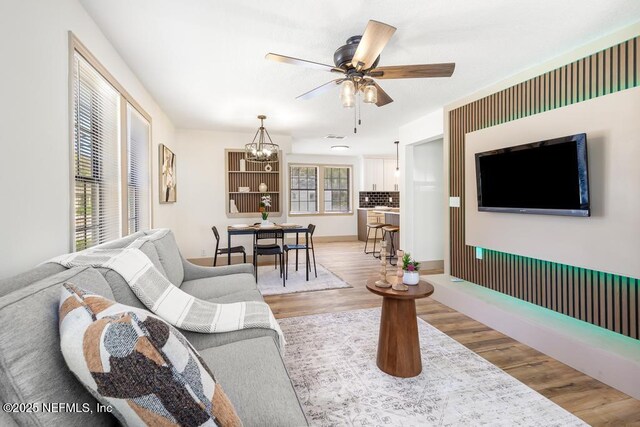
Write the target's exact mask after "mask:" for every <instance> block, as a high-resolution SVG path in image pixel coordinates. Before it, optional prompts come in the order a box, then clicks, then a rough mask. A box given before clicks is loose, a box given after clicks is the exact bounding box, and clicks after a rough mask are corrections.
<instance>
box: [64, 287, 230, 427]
mask: <svg viewBox="0 0 640 427" xmlns="http://www.w3.org/2000/svg"><path fill="white" fill-rule="evenodd" d="M60 344H61V347H62V354H63V356H64V359H65V361H66V362H67V365H68V366H69V368H70V369H71V371H72V372H73V373H74V374H75V375H76V376H77V377H78V379H79V380H80V381H81V382H82V383H83V384H84V386H85V387H86V388H87V389H88V390H89V391H90V392H91V393H92V394H93V395H94V396H95V397H96V399H97V400H99V401H100V402H101V403H102V404H104V405H110V406H111V408H112V412H113V414H114V415H115V416H116V417H117V418H118V419H119V420H120V422H122V423H123V424H124V425H127V426H134V425H135V426H137V425H154V426H155V425H162V426H171V425H180V426H216V425H218V426H240V425H242V423H241V422H240V419H239V418H238V416H237V414H236V412H235V409H234V408H233V405H232V404H231V402H230V401H229V399H228V398H227V396H226V395H225V393H224V391H223V390H222V388H221V387H220V385H219V384H216V382H215V380H214V377H213V374H212V373H211V371H209V368H208V367H207V365H206V364H205V363H204V361H203V360H202V359H201V358H200V355H199V354H198V353H197V352H196V351H195V349H194V348H193V347H192V346H191V344H190V343H189V342H188V341H187V340H186V339H185V337H184V336H183V335H182V334H181V333H180V332H179V331H178V330H176V329H175V328H174V327H172V326H171V325H169V324H168V323H166V322H165V321H163V320H161V319H160V318H158V317H156V316H154V315H153V314H151V313H149V312H148V311H146V310H141V309H138V308H134V307H129V306H126V305H122V304H118V303H116V302H114V301H111V300H109V299H107V298H104V297H101V296H98V295H94V294H91V293H89V292H87V291H84V290H82V289H79V288H77V287H75V286H73V285H70V284H65V285H64V286H63V288H62V294H61V297H60Z"/></svg>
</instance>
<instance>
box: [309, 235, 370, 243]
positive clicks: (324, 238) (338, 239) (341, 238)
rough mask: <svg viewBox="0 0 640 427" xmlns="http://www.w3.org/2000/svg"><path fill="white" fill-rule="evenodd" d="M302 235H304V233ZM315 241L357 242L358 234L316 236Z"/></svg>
mask: <svg viewBox="0 0 640 427" xmlns="http://www.w3.org/2000/svg"><path fill="white" fill-rule="evenodd" d="M300 237H302V234H301V235H300ZM313 241H314V242H315V243H332V242H357V241H358V236H357V235H356V234H354V235H352V236H314V237H313Z"/></svg>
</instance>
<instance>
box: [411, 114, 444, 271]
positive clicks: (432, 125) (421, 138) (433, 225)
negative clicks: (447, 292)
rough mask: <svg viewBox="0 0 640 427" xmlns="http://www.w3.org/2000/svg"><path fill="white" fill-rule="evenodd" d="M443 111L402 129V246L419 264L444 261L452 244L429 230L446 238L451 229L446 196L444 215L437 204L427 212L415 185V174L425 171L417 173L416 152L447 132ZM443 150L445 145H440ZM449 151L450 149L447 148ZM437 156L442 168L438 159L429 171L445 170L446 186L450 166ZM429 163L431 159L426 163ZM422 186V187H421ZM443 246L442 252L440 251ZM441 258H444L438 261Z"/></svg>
mask: <svg viewBox="0 0 640 427" xmlns="http://www.w3.org/2000/svg"><path fill="white" fill-rule="evenodd" d="M443 122H444V118H443V112H442V109H439V110H436V111H433V112H431V113H429V114H427V115H425V116H423V117H420V118H419V119H417V120H414V121H412V122H409V123H407V124H405V125H403V126H401V127H400V129H399V136H400V179H399V182H400V246H401V247H402V248H403V249H404V250H405V251H408V252H411V253H412V255H413V256H414V257H416V259H418V260H419V261H433V260H441V259H443V258H442V257H443V256H444V252H445V250H446V247H448V244H447V242H446V241H444V242H440V241H439V240H437V239H436V240H434V238H433V233H430V232H429V230H436V229H437V227H440V229H441V230H442V235H443V236H444V235H446V230H447V227H448V221H446V220H445V218H447V217H446V216H445V209H446V208H445V207H444V197H445V196H444V194H443V195H442V200H441V201H440V202H439V203H437V205H438V206H440V208H441V209H442V212H440V213H438V212H436V211H435V205H431V207H432V209H430V210H429V211H428V212H423V210H422V209H421V208H422V207H423V206H424V203H426V201H425V200H419V201H417V203H416V199H415V196H416V193H415V192H416V190H415V188H416V183H415V182H414V174H415V176H416V177H417V178H420V177H421V176H422V175H421V173H422V172H421V170H422V171H424V170H425V169H424V168H418V169H419V170H416V162H415V161H414V160H413V157H414V150H415V147H416V146H417V145H418V144H424V143H429V142H432V141H438V140H441V139H442V135H443V132H444V128H443ZM440 147H442V144H441V145H440ZM434 149H435V146H434V147H429V148H423V150H426V151H425V152H421V151H420V149H418V152H419V153H420V154H422V155H423V156H429V154H428V153H429V152H430V151H432V150H434ZM445 149H446V148H445ZM431 154H432V155H434V156H438V161H439V162H440V164H439V166H437V165H436V164H435V162H436V160H434V159H432V160H433V161H434V163H429V167H428V169H430V170H434V169H435V168H439V170H440V171H442V172H441V173H442V179H441V180H440V182H442V183H444V182H445V180H444V174H445V170H446V165H445V164H444V158H443V155H442V154H438V153H435V152H433V153H431ZM425 161H426V162H429V160H426V159H425ZM419 185H420V184H418V186H419ZM424 195H425V198H431V197H434V195H435V193H430V194H429V196H427V195H426V194H424ZM417 221H421V222H420V225H418V226H419V227H420V230H416V229H415V228H414V227H415V225H416V223H417ZM425 242H429V243H428V245H429V246H430V248H426V247H425V244H426V243H425ZM438 247H441V249H440V250H438V249H437V248H438ZM423 255H424V256H425V257H426V258H421V256H423ZM438 255H440V256H441V257H440V258H438Z"/></svg>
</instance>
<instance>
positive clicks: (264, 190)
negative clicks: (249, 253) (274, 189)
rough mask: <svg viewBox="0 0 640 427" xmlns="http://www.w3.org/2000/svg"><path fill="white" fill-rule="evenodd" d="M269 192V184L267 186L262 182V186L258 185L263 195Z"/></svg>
mask: <svg viewBox="0 0 640 427" xmlns="http://www.w3.org/2000/svg"><path fill="white" fill-rule="evenodd" d="M267 190H268V188H267V184H265V183H264V182H261V183H260V185H258V191H259V192H261V193H266V192H267Z"/></svg>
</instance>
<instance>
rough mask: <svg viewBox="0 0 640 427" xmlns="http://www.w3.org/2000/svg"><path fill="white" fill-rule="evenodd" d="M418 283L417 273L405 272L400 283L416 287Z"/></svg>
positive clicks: (418, 275) (418, 274) (418, 276)
mask: <svg viewBox="0 0 640 427" xmlns="http://www.w3.org/2000/svg"><path fill="white" fill-rule="evenodd" d="M419 282H420V273H418V272H417V271H405V272H404V275H403V276H402V283H404V284H405V285H417V284H418V283H419Z"/></svg>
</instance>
